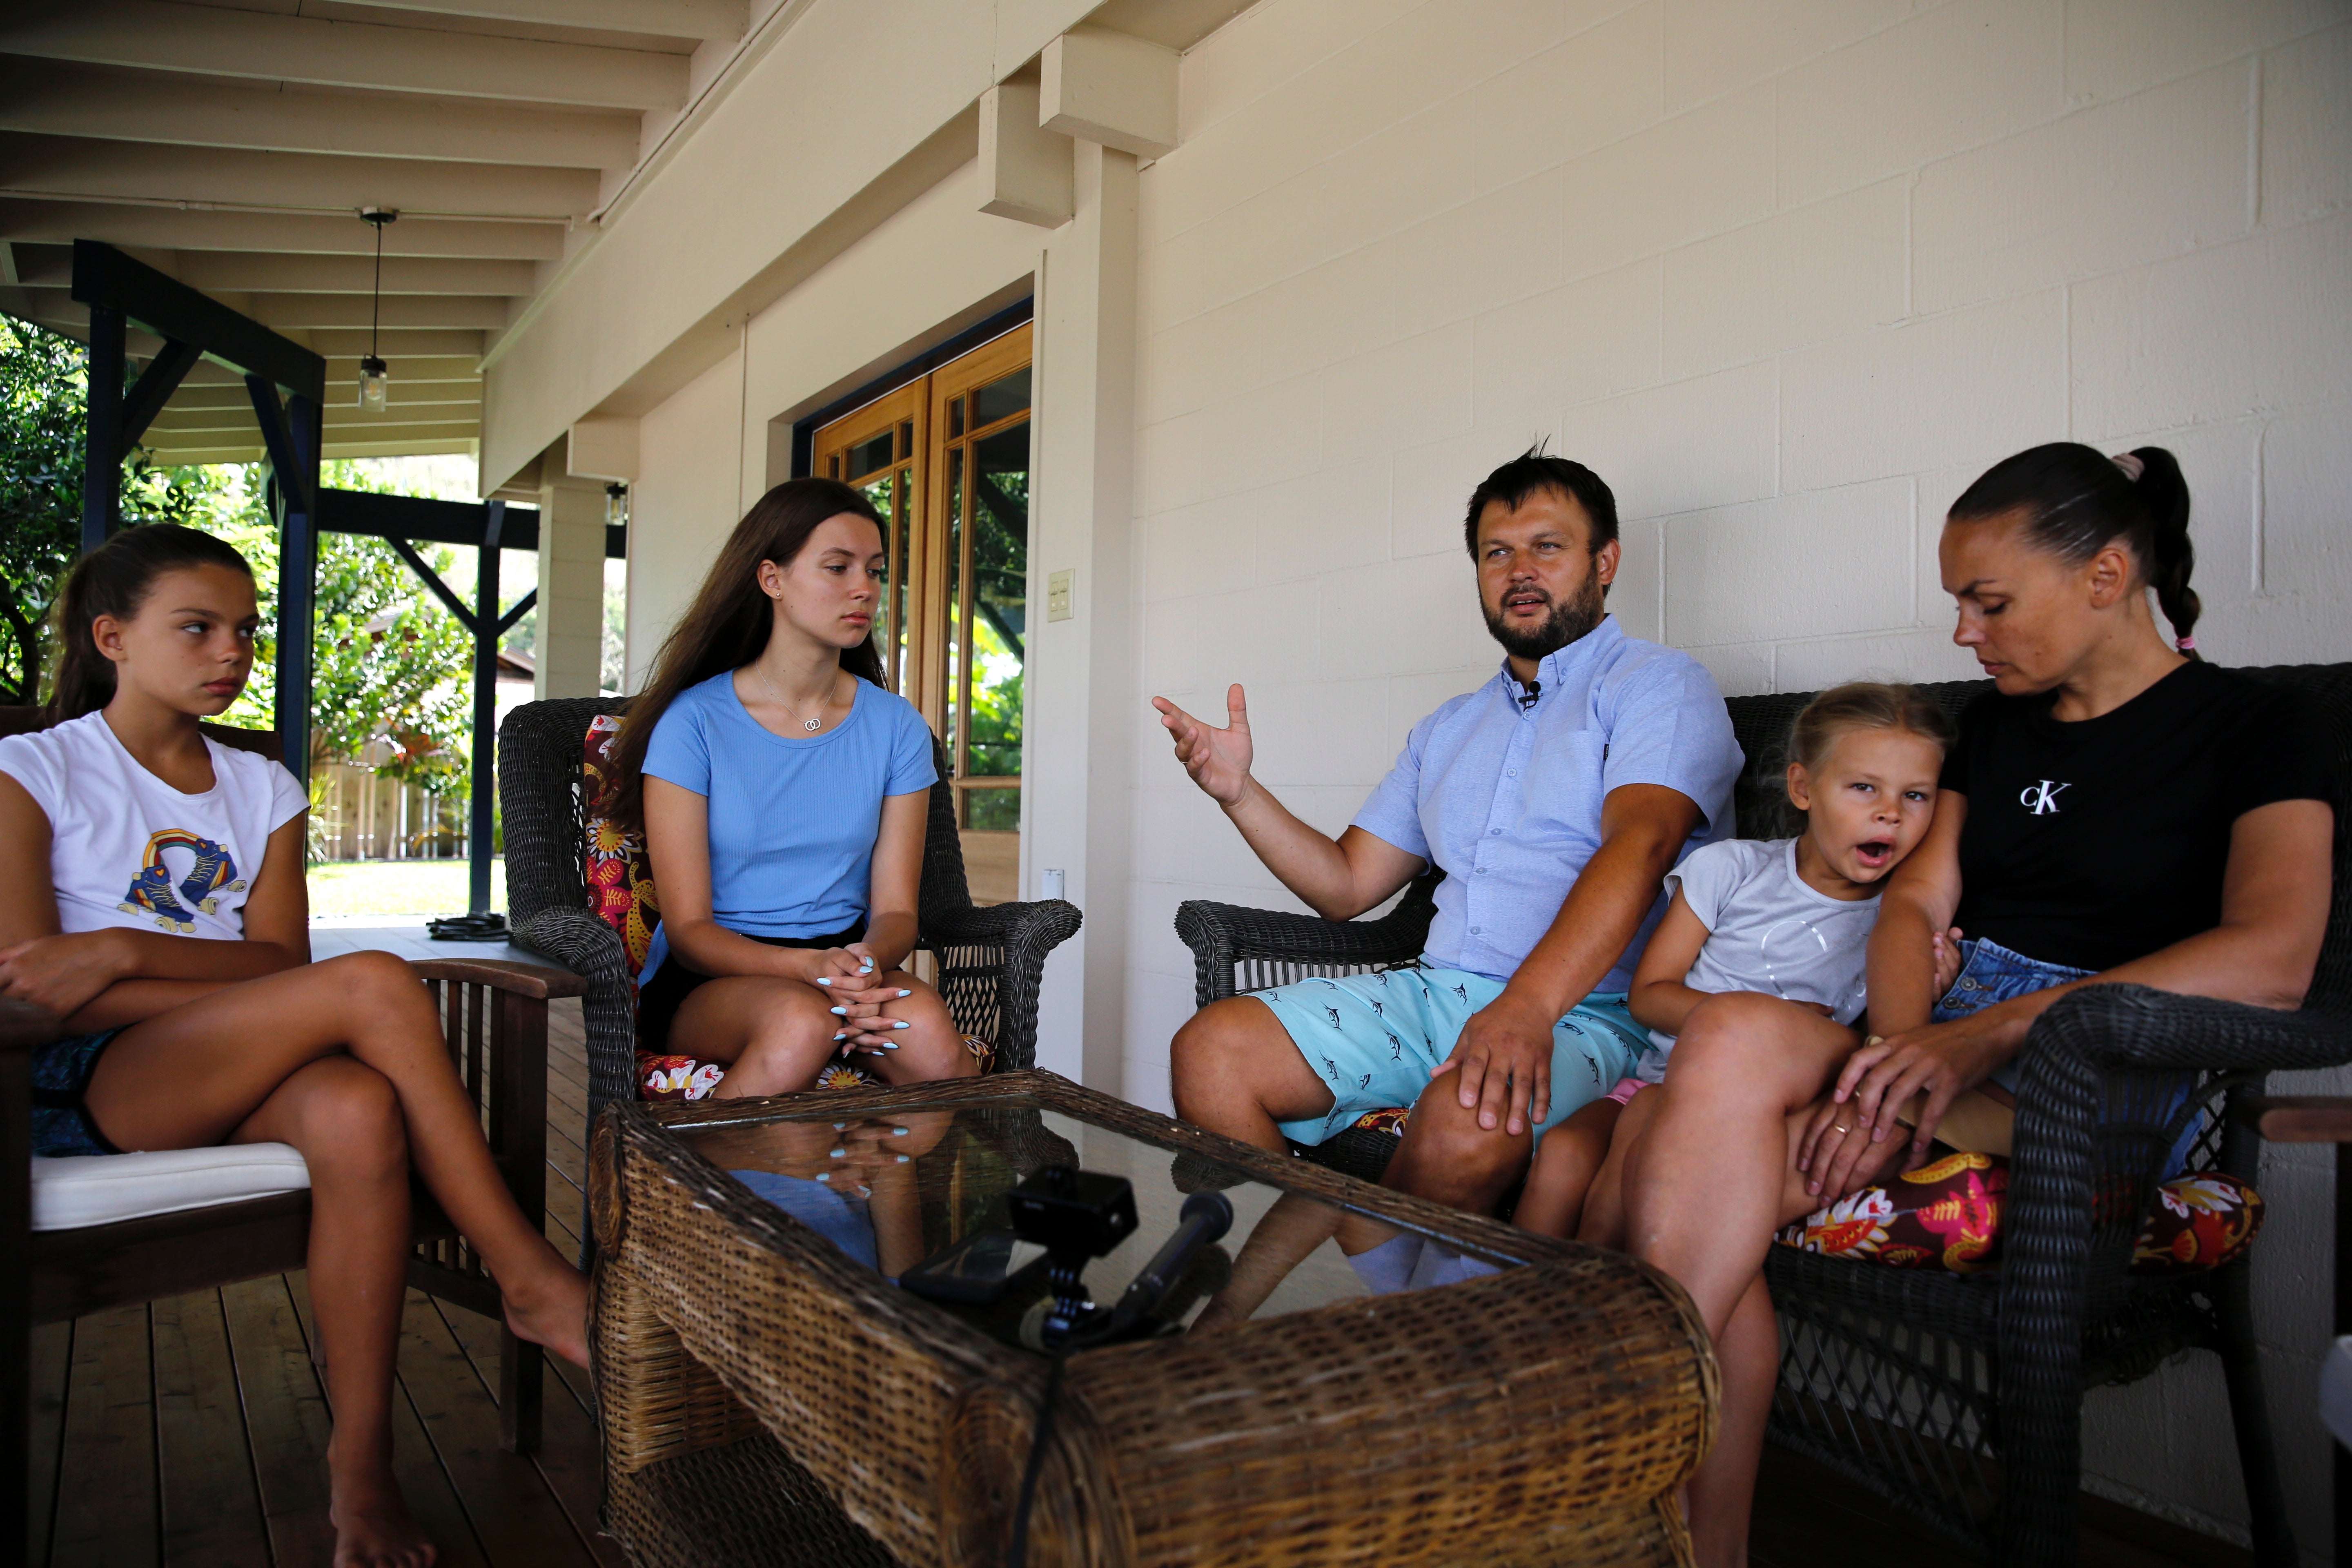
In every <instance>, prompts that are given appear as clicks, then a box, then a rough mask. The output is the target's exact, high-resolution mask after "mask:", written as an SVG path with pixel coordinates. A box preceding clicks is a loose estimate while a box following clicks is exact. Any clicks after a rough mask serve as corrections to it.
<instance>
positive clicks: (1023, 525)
mask: <svg viewBox="0 0 2352 1568" xmlns="http://www.w3.org/2000/svg"><path fill="white" fill-rule="evenodd" d="M1026 374H1027V373H1026V372H1024V373H1023V379H1024V383H1025V380H1026ZM1000 384H1002V383H1000ZM1025 391H1026V387H1025V385H1024V393H1025ZM971 485H972V503H973V504H972V522H971V526H972V550H971V577H972V583H971V597H972V681H971V741H970V742H969V744H968V746H967V748H966V751H965V764H964V772H965V773H967V774H969V775H970V776H971V777H974V778H983V777H1004V776H1009V775H1014V774H1018V773H1020V772H1021V707H1022V702H1021V676H1022V670H1023V668H1024V665H1025V664H1026V663H1027V660H1028V649H1027V647H1026V646H1025V645H1026V639H1027V636H1028V626H1027V623H1026V616H1027V614H1028V605H1029V422H1028V421H1027V420H1025V419H1024V420H1022V421H1021V422H1020V423H1019V424H1017V425H1013V426H1008V427H1006V428H1005V429H1003V430H1000V431H998V432H997V433H996V434H995V435H993V436H989V437H983V438H982V439H981V440H979V441H975V442H974V443H972V480H971ZM964 798H965V802H966V810H967V813H968V816H966V819H965V820H966V825H967V826H971V827H1001V828H1008V829H1010V828H1015V827H1018V826H1020V825H1021V792H1020V791H1019V790H1018V789H991V790H968V791H966V792H965V796H964Z"/></svg>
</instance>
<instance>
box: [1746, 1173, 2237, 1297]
mask: <svg viewBox="0 0 2352 1568" xmlns="http://www.w3.org/2000/svg"><path fill="white" fill-rule="evenodd" d="M2008 1187H2009V1163H2008V1162H2007V1161H2005V1160H2001V1159H1999V1158H1996V1157H1995V1156H1993V1155H1990V1154H1953V1155H1950V1156H1948V1157H1947V1158H1945V1159H1941V1160H1937V1161H1934V1162H1932V1163H1928V1164H1926V1165H1923V1166H1921V1167H1920V1168H1919V1169H1918V1170H1916V1171H1906V1172H1905V1173H1902V1174H1901V1175H1899V1176H1897V1177H1896V1178H1895V1180H1894V1181H1893V1182H1891V1183H1888V1184H1886V1185H1885V1186H1878V1187H1865V1188H1864V1189H1863V1190H1862V1191H1861V1192H1858V1193H1856V1194H1853V1196H1852V1197H1849V1198H1844V1199H1842V1200H1841V1201H1839V1202H1837V1203H1834V1204H1832V1205H1830V1206H1828V1207H1827V1208H1823V1209H1817V1210H1815V1211H1814V1212H1813V1213H1812V1214H1810V1215H1806V1216H1805V1217H1804V1218H1803V1219H1801V1220H1799V1221H1798V1222H1797V1223H1796V1224H1794V1225H1791V1226H1787V1227H1786V1228H1785V1229H1783V1230H1782V1231H1781V1232H1780V1235H1779V1236H1778V1237H1775V1238H1774V1239H1775V1240H1777V1241H1779V1242H1780V1245H1781V1246H1783V1247H1798V1248H1801V1249H1802V1250H1804V1251H1806V1252H1818V1253H1822V1254H1824V1255H1826V1256H1830V1257H1838V1258H1853V1259H1854V1260H1856V1261H1858V1262H1868V1263H1876V1264H1880V1265H1883V1266H1884V1267H1886V1268H1942V1269H1945V1270H1947V1271H1948V1272H1950V1273H1954V1274H1974V1273H1978V1272H1979V1271H1981V1270H1983V1269H1986V1268H1991V1267H1992V1266H1993V1265H1994V1264H1996V1263H1998V1262H1999V1261H2000V1216H2001V1209H2002V1206H2003V1202H2004V1200H2005V1198H2006V1195H2007V1191H2008ZM2262 1227H2263V1196H2262V1194H2260V1193H2258V1192H2256V1191H2255V1190H2254V1189H2253V1187H2252V1185H2251V1184H2248V1183H2246V1182H2242V1181H2240V1180H2239V1179H2238V1178H2237V1177H2235V1176H2231V1175H2226V1174H2224V1173H2221V1172H2219V1171H2205V1172H2200V1173H2195V1174H2192V1175H2185V1176H2175V1177H2173V1178H2172V1179H2171V1180H2170V1181H2168V1182H2165V1183H2163V1184H2160V1185H2159V1186H2158V1188H2157V1203H2156V1206H2155V1208H2154V1209H2153V1210H2152V1211H2151V1212H2150V1214H2149V1215H2148V1219H2147V1225H2146V1226H2143V1227H2142V1228H2141V1230H2140V1234H2139V1237H2138V1238H2137V1241H2136V1242H2135V1243H2134V1244H2133V1247H2132V1272H2133V1273H2135V1274H2185V1273H2190V1272H2194V1271H2196V1270H2198V1269H2205V1268H2221V1266H2222V1265H2223V1264H2226V1263H2231V1262H2234V1261H2236V1260H2237V1259H2238V1258H2242V1257H2243V1256H2244V1255H2245V1252H2246V1249H2247V1248H2248V1247H2252V1245H2253V1240H2254V1235H2255V1233H2256V1232H2258V1231H2259V1230H2261V1229H2262Z"/></svg>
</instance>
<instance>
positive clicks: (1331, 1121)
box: [1251, 967, 1650, 1144]
mask: <svg viewBox="0 0 2352 1568" xmlns="http://www.w3.org/2000/svg"><path fill="white" fill-rule="evenodd" d="M1251 994H1252V995H1254V996H1255V997H1256V998H1257V999H1258V1000H1259V1001H1261V1002H1263V1003H1265V1005H1267V1006H1268V1007H1269V1008H1271V1009H1273V1012H1274V1016H1275V1017H1276V1019H1278V1020H1280V1022H1281V1024H1282V1026H1283V1028H1284V1029H1285V1030H1286V1031H1287V1032H1288V1033H1289V1036H1290V1040H1291V1043H1292V1044H1293V1045H1295V1046H1297V1047H1298V1053H1299V1055H1301V1056H1303V1057H1305V1058H1307V1066H1309V1067H1311V1068H1314V1069H1315V1076H1316V1077H1318V1078H1319V1079H1322V1080H1323V1081H1324V1084H1325V1085H1326V1087H1328V1089H1330V1090H1331V1109H1330V1110H1328V1111H1326V1112H1324V1113H1323V1114H1322V1115H1320V1116H1314V1117H1308V1118H1307V1119H1306V1120H1304V1121H1285V1122H1282V1123H1281V1124H1280V1125H1281V1128H1282V1131H1283V1136H1285V1137H1286V1138H1288V1139H1289V1140H1290V1141H1291V1142H1294V1143H1307V1144H1316V1143H1320V1142H1323V1141H1324V1140H1326V1139H1328V1138H1333V1137H1336V1136H1338V1135H1339V1133H1341V1132H1344V1131H1347V1130H1348V1128H1349V1126H1350V1125H1351V1124H1352V1123H1353V1122H1354V1121H1355V1120H1356V1119H1357V1118H1358V1117H1360V1116H1361V1115H1363V1114H1364V1112H1366V1111H1368V1110H1386V1109H1388V1108H1389V1107H1391V1106H1400V1105H1402V1106H1410V1105H1412V1103H1413V1102H1414V1101H1415V1100H1419V1099H1420V1098H1421V1095H1422V1091H1423V1089H1427V1088H1428V1087H1429V1083H1430V1073H1431V1071H1432V1070H1433V1068H1436V1066H1437V1065H1438V1064H1439V1063H1440V1062H1442V1061H1444V1059H1445V1058H1448V1057H1450V1056H1452V1055H1453V1054H1454V1042H1455V1041H1456V1040H1459V1039H1460V1038H1461V1037H1462V1026H1464V1025H1465V1024H1466V1023H1468V1022H1469V1021H1470V1015H1471V1014H1473V1013H1475V1012H1476V1011H1478V1009H1479V1008H1481V1007H1484V1006H1486V1005H1487V1004H1488V1003H1489V1002H1492V1001H1493V1000H1494V999H1495V998H1496V997H1497V996H1500V995H1501V994H1503V983H1502V982H1501V981H1499V980H1491V979H1488V978H1487V977H1486V976H1485V975H1483V974H1473V973H1469V972H1468V971H1466V970H1460V969H1423V968H1420V967H1414V968H1412V969H1391V970H1381V971H1379V972H1376V973H1371V974H1349V975H1342V976H1340V977H1339V978H1338V979H1334V980H1325V979H1321V978H1319V977H1318V978H1316V979H1310V980H1301V981H1299V982H1297V984H1292V985H1277V986H1276V987H1274V988H1273V989H1272V990H1269V991H1255V992H1252V993H1251ZM1649 1044H1650V1035H1649V1031H1648V1030H1646V1029H1644V1028H1643V1027H1642V1026H1641V1025H1639V1024H1636V1023H1635V1022H1633V1015H1632V1014H1630V1013H1628V1012H1627V1011H1626V1010H1625V998H1624V997H1623V995H1622V994H1617V995H1599V994H1595V995H1591V996H1588V997H1586V998H1585V999H1584V1000H1583V1001H1581V1002H1580V1003H1578V1004H1577V1005H1575V1006H1573V1007H1571V1008H1570V1009H1569V1011H1568V1014H1567V1016H1564V1017H1562V1018H1561V1019H1560V1020H1559V1022H1558V1023H1556V1024H1554V1025H1553V1026H1552V1030H1551V1105H1550V1108H1549V1109H1550V1111H1551V1114H1550V1115H1549V1116H1547V1117H1545V1118H1544V1120H1543V1121H1541V1122H1540V1123H1539V1124H1538V1126H1537V1127H1536V1130H1535V1131H1536V1133H1537V1135H1538V1137H1540V1136H1541V1135H1542V1134H1543V1133H1544V1132H1546V1131H1549V1130H1550V1129H1551V1128H1554V1127H1557V1126H1559V1124H1560V1123H1561V1122H1562V1121H1567V1120H1568V1118H1569V1115H1570V1112H1572V1111H1574V1110H1578V1109H1580V1108H1581V1107H1583V1106H1586V1105H1590V1104H1591V1103H1592V1101H1594V1100H1599V1099H1600V1098H1601V1096H1602V1095H1604V1094H1606V1093H1608V1092H1609V1090H1610V1089H1611V1087H1612V1085H1614V1084H1615V1083H1616V1082H1617V1081H1618V1080H1619V1079H1622V1078H1624V1077H1626V1076H1627V1075H1628V1074H1630V1073H1631V1072H1633V1064H1634V1062H1635V1061H1636V1060H1638V1059H1639V1058H1640V1057H1641V1055H1642V1053H1643V1051H1644V1050H1646V1049H1647V1048H1648V1047H1649Z"/></svg>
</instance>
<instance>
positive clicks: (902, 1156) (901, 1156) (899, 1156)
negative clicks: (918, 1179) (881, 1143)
mask: <svg viewBox="0 0 2352 1568" xmlns="http://www.w3.org/2000/svg"><path fill="white" fill-rule="evenodd" d="M890 1157H891V1158H892V1159H894V1160H896V1161H898V1163H900V1164H901V1165H903V1164H905V1163H907V1162H908V1161H909V1160H911V1159H913V1158H914V1156H913V1155H912V1154H893V1155H891V1156H890Z"/></svg>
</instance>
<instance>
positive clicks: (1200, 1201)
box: [1071, 1193, 1234, 1343]
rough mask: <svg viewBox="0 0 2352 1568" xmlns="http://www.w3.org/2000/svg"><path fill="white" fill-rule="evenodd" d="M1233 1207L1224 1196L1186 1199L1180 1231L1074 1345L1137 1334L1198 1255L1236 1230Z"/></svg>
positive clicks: (1084, 1324)
mask: <svg viewBox="0 0 2352 1568" xmlns="http://www.w3.org/2000/svg"><path fill="white" fill-rule="evenodd" d="M1233 1223H1234V1205H1233V1204H1232V1202H1231V1201H1230V1200H1228V1199H1227V1198H1226V1196H1225V1194H1223V1193H1194V1194H1192V1196H1191V1197H1189V1198H1186V1199H1185V1200H1184V1207H1183V1209H1182V1210H1181V1213H1180V1217H1179V1218H1178V1220H1177V1222H1176V1228H1175V1229H1174V1230H1172V1231H1171V1232H1170V1233H1169V1236H1168V1239H1167V1240H1166V1241H1164V1242H1162V1243H1160V1250H1159V1251H1158V1252H1155V1253H1153V1254H1152V1255H1151V1261H1150V1262H1149V1263H1146V1264H1145V1265H1144V1266H1143V1268H1141V1269H1140V1270H1139V1272H1138V1273H1137V1274H1136V1276H1135V1279H1133V1280H1132V1281H1130V1282H1129V1285H1128V1287H1127V1289H1126V1291H1125V1292H1124V1293H1123V1294H1121V1295H1120V1297H1119V1299H1118V1305H1117V1306H1115V1307H1113V1308H1112V1309H1111V1310H1109V1311H1108V1312H1106V1313H1104V1314H1102V1315H1101V1316H1099V1317H1097V1318H1096V1319H1095V1320H1094V1321H1092V1322H1082V1323H1081V1324H1080V1325H1079V1326H1078V1328H1077V1330H1076V1332H1075V1333H1073V1334H1072V1335H1071V1339H1072V1340H1073V1342H1091V1343H1101V1342H1106V1341H1111V1340H1118V1339H1120V1338H1123V1337H1125V1336H1126V1335H1127V1334H1129V1333H1130V1332H1132V1331H1134V1329H1135V1326H1136V1325H1137V1324H1138V1323H1139V1322H1141V1321H1143V1320H1144V1319H1145V1318H1146V1317H1148V1316H1150V1313H1151V1312H1152V1310H1154V1309H1155V1308H1157V1307H1158V1306H1159V1305H1160V1303H1161V1302H1162V1301H1164V1300H1167V1299H1168V1293H1169V1291H1171V1290H1172V1289H1175V1286H1176V1281H1177V1280H1179V1279H1182V1278H1183V1277H1184V1270H1185V1268H1187V1267H1188V1266H1189V1265H1190V1264H1191V1263H1192V1258H1193V1255H1194V1254H1195V1253H1197V1252H1199V1251H1200V1250H1201V1248H1202V1247H1206V1246H1208V1245H1209V1244H1210V1243H1211V1242H1213V1241H1215V1240H1216V1239H1217V1238H1218V1237H1222V1236H1223V1235H1224V1234H1225V1232H1226V1231H1227V1230H1229V1229H1231V1228H1232V1227H1233Z"/></svg>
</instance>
